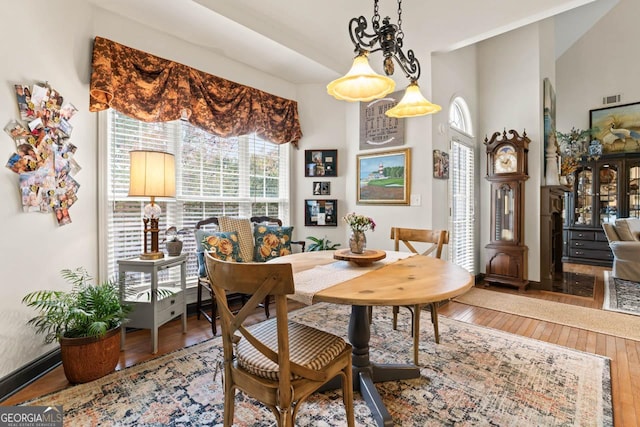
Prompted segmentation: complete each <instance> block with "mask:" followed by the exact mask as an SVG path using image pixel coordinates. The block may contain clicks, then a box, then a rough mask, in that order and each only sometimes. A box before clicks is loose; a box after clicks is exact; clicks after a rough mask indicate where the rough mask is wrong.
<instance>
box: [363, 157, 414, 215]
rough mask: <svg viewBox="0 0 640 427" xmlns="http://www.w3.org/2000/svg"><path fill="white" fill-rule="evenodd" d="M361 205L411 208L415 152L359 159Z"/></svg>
mask: <svg viewBox="0 0 640 427" xmlns="http://www.w3.org/2000/svg"><path fill="white" fill-rule="evenodd" d="M357 169H358V171H357V180H358V182H357V185H358V189H357V193H358V195H357V201H356V203H357V204H374V205H408V204H409V203H410V198H411V149H410V148H404V149H400V150H391V151H384V152H378V153H367V154H358V156H357Z"/></svg>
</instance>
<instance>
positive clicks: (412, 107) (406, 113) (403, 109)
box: [385, 82, 442, 118]
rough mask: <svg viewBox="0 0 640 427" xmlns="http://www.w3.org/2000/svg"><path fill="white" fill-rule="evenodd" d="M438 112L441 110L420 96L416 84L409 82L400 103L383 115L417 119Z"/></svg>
mask: <svg viewBox="0 0 640 427" xmlns="http://www.w3.org/2000/svg"><path fill="white" fill-rule="evenodd" d="M440 110H442V107H440V106H439V105H437V104H432V103H431V102H429V101H427V99H426V98H425V97H424V96H422V93H421V92H420V87H419V86H418V83H416V82H411V84H410V85H409V86H408V87H407V90H406V91H405V92H404V96H403V97H402V99H401V100H400V102H399V103H398V104H397V105H396V106H395V107H393V108H391V109H389V110H387V111H386V112H385V114H386V115H387V116H388V117H395V118H403V117H417V116H424V115H427V114H433V113H437V112H438V111H440Z"/></svg>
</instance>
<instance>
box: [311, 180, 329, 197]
mask: <svg viewBox="0 0 640 427" xmlns="http://www.w3.org/2000/svg"><path fill="white" fill-rule="evenodd" d="M330 194H331V183H330V182H329V181H313V195H314V196H329V195H330Z"/></svg>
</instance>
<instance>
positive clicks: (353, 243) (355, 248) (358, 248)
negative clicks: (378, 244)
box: [349, 230, 367, 254]
mask: <svg viewBox="0 0 640 427" xmlns="http://www.w3.org/2000/svg"><path fill="white" fill-rule="evenodd" d="M366 248H367V236H365V234H364V231H356V230H351V236H349V249H350V250H351V253H354V254H363V253H364V251H365V249H366Z"/></svg>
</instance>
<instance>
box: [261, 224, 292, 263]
mask: <svg viewBox="0 0 640 427" xmlns="http://www.w3.org/2000/svg"><path fill="white" fill-rule="evenodd" d="M292 233H293V227H279V226H277V225H263V224H256V226H255V228H254V230H253V238H254V241H255V245H254V253H253V260H254V261H255V262H265V261H269V260H270V259H273V258H277V257H279V256H283V255H289V254H290V253H291V234H292Z"/></svg>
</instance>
